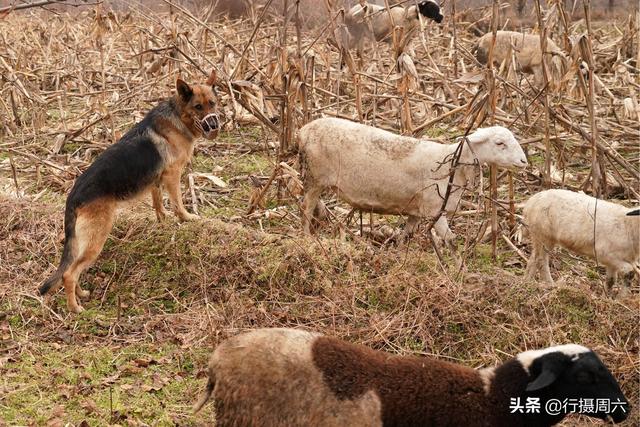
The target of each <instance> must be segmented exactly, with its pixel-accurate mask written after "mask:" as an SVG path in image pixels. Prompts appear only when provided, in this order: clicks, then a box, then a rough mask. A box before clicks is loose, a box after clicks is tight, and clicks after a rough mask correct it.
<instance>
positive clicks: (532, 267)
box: [525, 242, 544, 280]
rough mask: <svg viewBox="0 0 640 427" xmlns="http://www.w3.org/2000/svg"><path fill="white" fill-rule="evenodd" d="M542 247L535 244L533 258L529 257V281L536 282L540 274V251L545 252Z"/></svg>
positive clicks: (526, 273) (527, 272)
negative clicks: (537, 275)
mask: <svg viewBox="0 0 640 427" xmlns="http://www.w3.org/2000/svg"><path fill="white" fill-rule="evenodd" d="M541 246H542V245H538V244H537V243H536V242H533V249H532V250H531V256H530V257H529V261H528V262H527V270H526V271H525V277H526V278H527V279H529V280H534V279H535V278H536V274H537V273H538V270H539V266H540V260H539V257H540V250H544V248H541Z"/></svg>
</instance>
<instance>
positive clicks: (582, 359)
mask: <svg viewBox="0 0 640 427" xmlns="http://www.w3.org/2000/svg"><path fill="white" fill-rule="evenodd" d="M516 359H517V360H518V361H519V362H520V364H521V365H522V367H523V368H524V370H525V371H526V372H527V373H528V375H529V381H528V384H527V386H526V391H525V394H524V396H523V397H526V398H527V399H529V398H539V399H540V400H539V403H540V415H541V416H542V417H545V416H546V417H550V418H562V417H563V416H564V415H566V414H567V413H570V412H574V413H580V412H582V413H584V414H585V415H588V416H591V417H595V418H600V419H606V420H612V421H613V422H615V423H618V422H621V421H623V420H625V419H626V418H627V416H628V415H629V410H630V405H629V401H628V400H627V398H626V397H625V396H624V394H623V393H622V391H621V390H620V386H619V385H618V382H617V381H616V379H615V378H614V377H613V375H611V372H609V370H608V369H607V367H606V366H605V365H604V363H602V361H601V360H600V358H599V357H598V355H597V354H596V353H595V352H593V351H592V350H589V349H588V348H586V347H583V346H580V345H576V344H566V345H560V346H555V347H549V348H546V349H543V350H532V351H526V352H524V353H520V354H519V355H518V356H517V357H516ZM550 401H559V402H560V403H562V402H565V401H566V402H574V401H575V402H576V405H574V406H572V405H571V404H567V405H566V406H565V407H564V408H562V407H561V406H560V407H559V406H557V405H555V402H554V407H553V410H552V411H550V408H551V406H548V402H550ZM579 402H582V404H579ZM589 403H590V404H592V405H590V406H589V409H587V404H589ZM601 403H602V404H601ZM581 408H584V409H581ZM550 412H555V414H554V413H550ZM545 424H546V423H545Z"/></svg>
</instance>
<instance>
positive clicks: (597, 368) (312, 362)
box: [194, 329, 629, 427]
mask: <svg viewBox="0 0 640 427" xmlns="http://www.w3.org/2000/svg"><path fill="white" fill-rule="evenodd" d="M208 376H209V379H208V383H207V386H206V391H205V393H204V394H203V396H202V398H201V399H200V401H199V402H198V403H196V404H195V405H194V409H195V410H196V411H197V410H199V409H200V408H202V406H203V405H204V404H205V403H206V402H207V401H208V400H209V399H210V398H211V396H212V395H213V398H214V402H215V414H216V425H218V426H219V427H225V426H249V425H251V426H255V427H259V426H270V427H274V426H327V427H329V426H335V427H338V426H339V427H342V426H363V427H364V426H367V427H371V426H418V425H421V426H431V427H445V426H469V427H507V426H508V427H524V426H538V427H544V426H552V425H554V424H557V423H559V422H560V421H561V420H562V419H563V418H564V417H565V416H566V412H571V409H568V410H566V411H560V412H562V413H560V414H557V415H549V414H548V413H546V412H545V405H546V403H547V402H548V401H551V400H552V399H557V400H558V401H560V402H562V401H563V400H564V399H575V400H576V401H577V400H578V399H579V398H582V399H593V400H592V402H595V401H596V399H607V400H608V401H609V402H616V403H617V405H610V408H609V409H608V410H607V409H606V408H601V407H598V408H594V412H593V413H587V414H586V415H589V416H591V417H596V418H600V419H612V420H613V421H614V422H620V421H623V420H624V419H626V418H627V416H628V413H629V402H628V401H627V399H626V398H625V396H624V394H623V393H622V391H621V390H620V386H619V385H618V383H617V381H616V380H615V378H614V377H613V375H611V373H610V372H609V370H608V369H607V367H606V366H605V365H604V364H603V363H602V361H601V360H600V359H599V358H598V356H597V355H596V353H594V352H593V351H591V350H589V349H588V348H586V347H582V346H579V345H575V344H568V345H561V346H556V347H549V348H546V349H542V350H531V351H526V352H523V353H520V354H518V355H517V356H516V357H514V358H512V359H510V360H508V361H506V362H505V363H503V364H502V365H500V366H496V367H492V368H483V369H478V370H475V369H472V368H468V367H466V366H462V365H459V364H455V363H450V362H445V361H442V360H438V359H435V358H426V357H415V356H399V355H395V354H390V353H386V352H382V351H376V350H372V349H370V348H368V347H365V346H362V345H356V344H351V343H349V342H346V341H342V340H339V339H336V338H331V337H326V336H323V335H321V334H317V333H313V332H305V331H301V330H295V329H257V330H253V331H251V332H247V333H244V334H241V335H238V336H235V337H233V338H230V339H228V340H226V341H224V342H223V343H222V344H220V345H219V346H218V347H217V348H216V350H215V351H214V353H213V355H212V356H211V359H210V361H209V368H208ZM535 399H539V400H537V402H538V403H539V404H540V406H539V408H540V410H539V413H526V412H525V410H524V406H525V405H526V404H527V403H528V402H532V401H535ZM514 401H516V403H517V404H519V405H520V407H521V408H522V410H521V411H518V410H515V412H514V411H513V409H512V408H513V407H514V406H513V405H514ZM576 406H577V405H576ZM569 408H570V407H569ZM612 408H615V409H612ZM577 410H578V409H577V408H575V407H574V408H573V411H577Z"/></svg>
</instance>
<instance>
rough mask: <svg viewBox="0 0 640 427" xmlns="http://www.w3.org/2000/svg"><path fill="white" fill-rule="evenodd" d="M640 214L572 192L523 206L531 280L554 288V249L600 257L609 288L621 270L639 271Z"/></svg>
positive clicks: (546, 194) (542, 196) (547, 194)
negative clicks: (551, 262) (538, 275)
mask: <svg viewBox="0 0 640 427" xmlns="http://www.w3.org/2000/svg"><path fill="white" fill-rule="evenodd" d="M639 211H640V210H633V211H629V209H628V208H625V207H624V206H621V205H618V204H616V203H611V202H607V201H605V200H599V199H596V198H595V197H591V196H587V195H586V194H583V193H575V192H573V191H569V190H546V191H541V192H540V193H537V194H535V195H533V196H532V197H531V198H529V200H527V202H526V203H525V205H524V209H523V215H524V222H525V224H526V226H527V227H528V234H529V236H530V238H531V244H532V246H533V250H532V252H531V257H530V258H529V262H528V263H527V270H526V276H527V277H528V278H530V279H533V278H535V275H536V273H537V272H538V271H541V275H542V280H543V281H545V282H547V283H549V284H553V279H552V278H551V272H550V271H549V252H550V251H551V250H553V248H554V247H555V246H561V247H563V248H565V249H567V250H568V251H571V252H574V253H577V254H580V255H585V256H588V257H591V258H595V259H596V261H597V262H598V263H600V264H603V265H604V266H605V267H606V269H607V285H608V287H609V288H611V286H612V285H613V284H614V283H615V282H616V278H617V276H618V272H629V271H631V270H635V271H636V272H640V271H639V270H638V265H639V263H640V218H637V215H638V212H639Z"/></svg>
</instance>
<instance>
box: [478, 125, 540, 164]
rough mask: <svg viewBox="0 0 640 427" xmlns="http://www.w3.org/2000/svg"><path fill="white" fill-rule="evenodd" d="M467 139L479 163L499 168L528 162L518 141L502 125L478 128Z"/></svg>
mask: <svg viewBox="0 0 640 427" xmlns="http://www.w3.org/2000/svg"><path fill="white" fill-rule="evenodd" d="M467 140H468V141H469V147H470V148H471V151H472V152H473V154H474V156H475V157H476V158H477V159H478V162H479V163H480V164H484V163H486V164H488V165H492V166H498V167H501V168H524V167H525V166H527V164H528V163H527V156H525V154H524V151H522V147H520V143H518V141H517V140H516V138H515V137H514V136H513V133H511V131H510V130H509V129H507V128H504V127H502V126H492V127H488V128H481V129H478V130H476V131H475V132H473V133H472V134H470V135H468V136H467Z"/></svg>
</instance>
